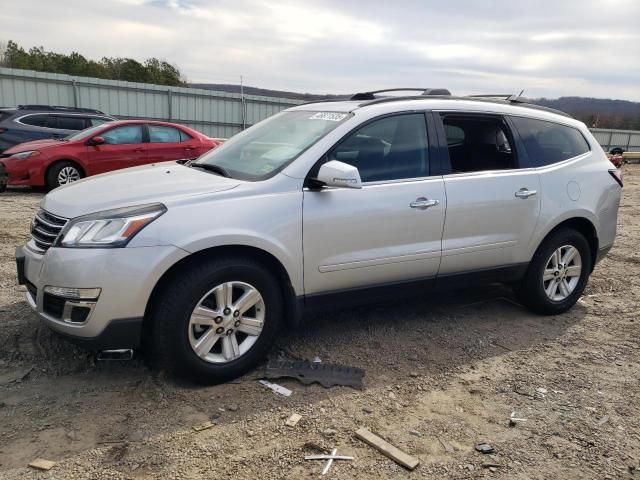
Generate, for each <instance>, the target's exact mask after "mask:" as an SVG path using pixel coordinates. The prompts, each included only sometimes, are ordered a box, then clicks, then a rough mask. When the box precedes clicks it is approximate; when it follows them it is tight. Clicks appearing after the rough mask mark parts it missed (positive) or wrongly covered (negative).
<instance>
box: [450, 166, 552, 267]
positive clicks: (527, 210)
mask: <svg viewBox="0 0 640 480" xmlns="http://www.w3.org/2000/svg"><path fill="white" fill-rule="evenodd" d="M444 183H445V188H446V191H447V199H448V203H447V221H446V224H445V227H444V233H443V236H442V264H441V266H440V273H441V274H448V273H455V272H463V271H471V270H480V269H484V268H492V267H499V266H504V265H511V264H515V263H521V262H526V261H528V260H530V259H528V258H527V252H528V251H529V248H528V242H529V239H530V238H531V235H532V234H533V232H534V230H535V226H536V223H537V220H538V216H539V214H540V196H541V195H540V179H539V177H538V174H537V173H536V172H533V171H520V170H514V171H512V172H501V173H477V174H465V175H448V176H445V177H444ZM521 189H528V190H529V191H530V192H531V191H536V192H537V194H535V195H532V196H529V197H528V198H518V197H516V195H515V194H516V192H518V191H520V190H521Z"/></svg>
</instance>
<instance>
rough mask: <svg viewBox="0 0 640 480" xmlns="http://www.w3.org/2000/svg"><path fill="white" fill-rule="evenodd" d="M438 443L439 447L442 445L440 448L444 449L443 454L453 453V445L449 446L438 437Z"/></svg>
mask: <svg viewBox="0 0 640 480" xmlns="http://www.w3.org/2000/svg"><path fill="white" fill-rule="evenodd" d="M438 441H439V442H440V445H442V448H444V451H445V452H447V453H453V452H455V449H454V448H453V445H451V444H450V443H449V442H447V441H446V440H445V439H444V438H442V437H438Z"/></svg>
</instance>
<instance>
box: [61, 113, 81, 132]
mask: <svg viewBox="0 0 640 480" xmlns="http://www.w3.org/2000/svg"><path fill="white" fill-rule="evenodd" d="M57 117H58V128H61V129H62V130H84V129H85V128H87V126H88V125H87V122H86V120H85V118H84V117H77V116H74V117H72V116H69V117H65V116H62V115H58V116H57Z"/></svg>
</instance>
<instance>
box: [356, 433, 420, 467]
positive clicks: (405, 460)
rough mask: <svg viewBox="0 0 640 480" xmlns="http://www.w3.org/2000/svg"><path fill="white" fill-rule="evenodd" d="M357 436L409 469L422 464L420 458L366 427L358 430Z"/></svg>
mask: <svg viewBox="0 0 640 480" xmlns="http://www.w3.org/2000/svg"><path fill="white" fill-rule="evenodd" d="M356 437H357V438H359V439H360V440H362V441H363V442H365V443H366V444H367V445H369V446H371V447H373V448H375V449H376V450H378V451H379V452H380V453H382V454H383V455H385V456H387V457H389V458H390V459H391V460H393V461H394V462H396V463H398V464H400V465H402V466H403V467H405V468H408V469H409V470H413V469H415V468H416V467H417V466H418V465H420V460H419V459H417V458H416V457H414V456H412V455H409V454H408V453H405V452H403V451H402V450H400V449H399V448H397V447H395V446H393V445H391V444H390V443H389V442H387V441H386V440H383V439H382V438H380V437H379V436H377V435H376V434H374V433H371V432H370V431H369V430H367V429H366V428H360V429H358V430H356Z"/></svg>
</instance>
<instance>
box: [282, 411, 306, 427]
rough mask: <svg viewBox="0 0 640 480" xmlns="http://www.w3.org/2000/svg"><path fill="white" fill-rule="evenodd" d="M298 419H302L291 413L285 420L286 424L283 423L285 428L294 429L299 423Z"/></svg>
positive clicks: (300, 416)
mask: <svg viewBox="0 0 640 480" xmlns="http://www.w3.org/2000/svg"><path fill="white" fill-rule="evenodd" d="M300 419H302V415H299V414H297V413H293V414H291V416H290V417H289V418H288V419H287V421H286V422H284V424H285V425H286V426H287V427H295V426H296V425H297V424H298V422H299V421H300Z"/></svg>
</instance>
